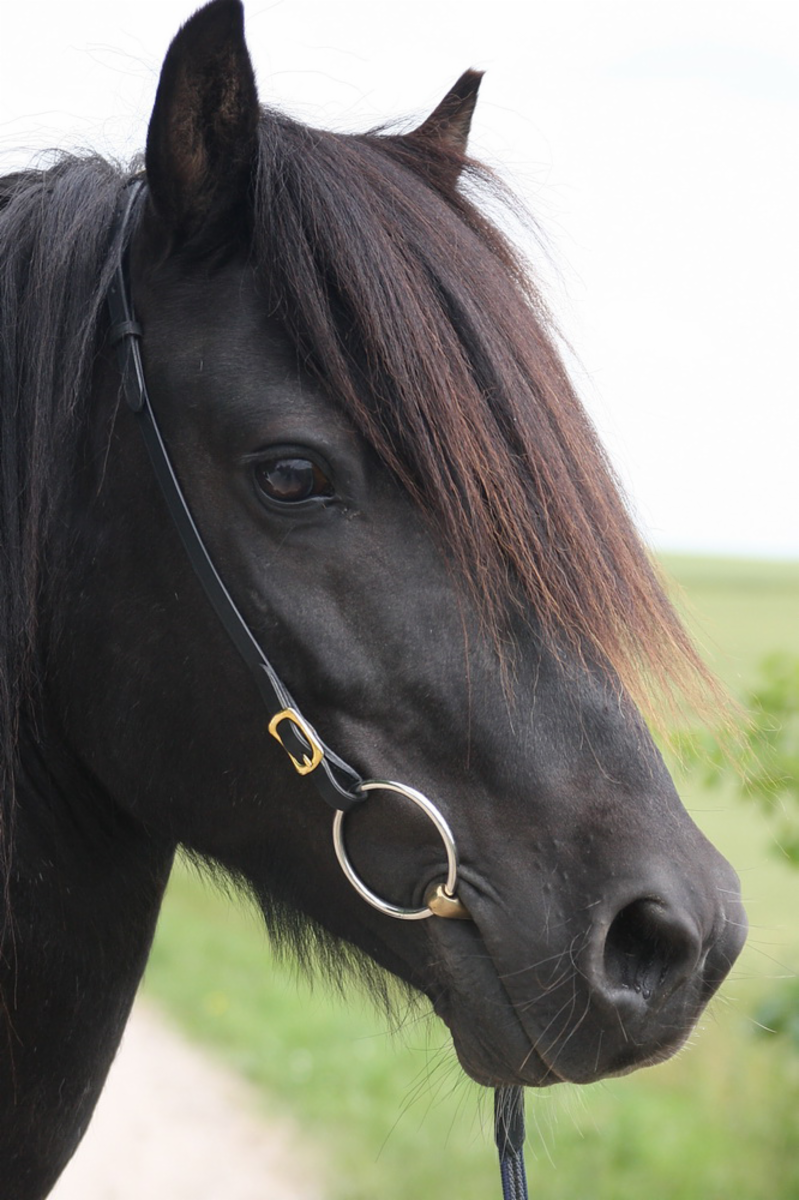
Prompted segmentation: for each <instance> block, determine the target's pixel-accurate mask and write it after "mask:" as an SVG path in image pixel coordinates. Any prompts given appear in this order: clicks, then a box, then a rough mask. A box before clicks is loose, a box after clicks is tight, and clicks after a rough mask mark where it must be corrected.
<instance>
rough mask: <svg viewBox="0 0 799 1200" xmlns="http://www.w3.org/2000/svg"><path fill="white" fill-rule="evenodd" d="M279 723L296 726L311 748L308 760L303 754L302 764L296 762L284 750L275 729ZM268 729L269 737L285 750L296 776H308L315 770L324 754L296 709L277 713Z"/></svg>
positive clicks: (289, 753)
mask: <svg viewBox="0 0 799 1200" xmlns="http://www.w3.org/2000/svg"><path fill="white" fill-rule="evenodd" d="M281 721H291V723H292V725H296V726H297V728H298V729H299V731H300V733H301V734H302V736H303V737H304V738H305V740H306V741H307V742H308V744H309V745H310V747H311V751H312V754H311V757H310V758H309V757H308V755H307V754H303V756H302V762H298V761H297V759H296V758H295V757H294V755H293V754H292V753H291V751H290V750H286V747H285V746H284V745H283V739H282V737H281V736H280V734H279V733H278V729H277V727H278V725H279V724H280V722H281ZM268 728H269V732H270V733H271V735H272V737H273V738H274V739H275V741H277V742H280V745H281V746H283V749H284V750H286V754H288V756H289V758H290V759H291V761H292V763H293V764H294V770H295V771H296V772H297V774H298V775H310V773H311V771H315V770H316V768H317V767H318V766H319V764H320V762H321V761H322V759H323V758H324V752H323V750H322V747H321V746H320V745H319V743H318V742H317V740H316V736H315V734H314V731H313V730H312V729H311V727H310V725H308V724H306V722H305V721H304V720H303V719H302V717H301V716H300V714H299V713H298V712H297V710H296V709H294V708H284V709H283V711H282V712H279V713H277V714H276V715H275V716H274V717H272V720H271V721H270V722H269V726H268Z"/></svg>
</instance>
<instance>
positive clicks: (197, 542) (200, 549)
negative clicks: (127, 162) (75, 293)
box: [107, 177, 365, 812]
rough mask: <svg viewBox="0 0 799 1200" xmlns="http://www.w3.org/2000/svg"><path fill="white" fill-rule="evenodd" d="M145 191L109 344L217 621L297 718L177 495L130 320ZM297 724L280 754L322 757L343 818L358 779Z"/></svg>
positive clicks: (324, 777)
mask: <svg viewBox="0 0 799 1200" xmlns="http://www.w3.org/2000/svg"><path fill="white" fill-rule="evenodd" d="M144 188H145V183H144V181H143V179H141V178H140V177H137V178H135V179H133V180H131V181H130V182H129V184H128V185H127V187H126V188H125V191H124V192H123V194H122V198H121V200H120V205H119V209H118V212H117V218H116V225H115V228H114V234H113V239H112V241H113V246H112V252H113V253H115V254H116V255H117V264H118V265H117V269H116V271H115V273H114V277H113V280H112V282H111V286H110V287H109V290H108V296H107V306H108V314H109V318H110V330H109V340H110V342H111V344H112V345H115V346H116V351H117V358H118V361H119V368H120V372H121V375H122V388H123V393H124V396H125V400H126V402H127V405H128V408H129V409H130V410H131V412H133V413H134V414H135V415H136V417H137V419H138V421H139V424H140V428H141V431H142V435H143V437H144V441H145V444H146V446H147V451H148V453H149V456H150V461H151V463H152V466H153V470H154V471H155V475H156V478H157V479H158V482H159V484H160V487H161V491H162V493H163V496H164V499H165V501H166V504H167V508H168V509H169V513H170V516H171V517H172V520H173V522H174V524H175V526H176V528H177V530H178V533H179V535H180V538H181V541H182V542H183V546H184V548H185V550H186V553H187V554H188V557H189V561H190V562H191V565H192V567H193V568H194V571H195V573H196V575H197V578H198V579H199V581H200V583H201V584H202V586H203V589H204V591H205V594H206V596H207V597H208V600H209V601H210V603H211V605H212V607H213V609H214V611H215V613H216V615H217V616H218V617H219V620H220V621H221V622H222V624H223V625H224V627H225V630H226V631H227V634H228V636H229V637H230V639H231V641H232V642H233V644H234V646H235V647H236V649H237V650H238V652H239V654H240V655H241V657H242V659H243V660H244V662H245V663H246V665H247V667H248V668H249V669H250V672H251V674H252V676H253V678H254V680H255V683H256V685H257V687H258V690H259V692H260V694H261V696H262V698H263V701H264V704H265V706H266V708H267V711H268V713H269V716H270V718H275V717H277V716H278V715H279V714H284V713H286V711H287V710H290V711H291V712H293V713H296V714H297V715H298V716H300V714H299V709H298V708H297V705H296V704H295V703H294V701H293V700H292V697H291V694H290V692H289V691H288V689H287V688H286V687H285V686H284V684H283V683H282V682H281V680H280V679H279V677H278V675H277V674H276V672H275V670H274V668H273V667H272V665H271V663H270V662H269V660H268V659H267V657H266V655H265V654H264V652H263V650H262V649H261V647H260V646H259V644H258V642H257V641H256V640H255V638H254V636H253V634H252V631H251V630H250V627H249V626H248V625H247V623H246V621H245V620H244V618H243V617H242V615H241V613H240V612H239V610H238V608H237V607H236V604H235V602H234V600H233V598H232V596H231V595H230V593H229V592H228V590H227V588H226V587H225V584H224V583H223V581H222V579H221V577H220V575H219V573H218V572H217V570H216V567H215V566H214V564H213V561H212V559H211V557H210V555H209V553H208V550H207V549H206V546H205V543H204V541H203V539H202V535H201V534H200V531H199V529H198V528H197V526H196V524H195V522H194V518H193V517H192V515H191V510H190V509H189V506H188V503H187V502H186V498H185V496H184V495H183V490H182V488H181V486H180V482H179V480H178V478H177V475H176V474H175V470H174V468H173V466H172V461H171V459H170V457H169V452H168V450H167V448H166V445H165V443H164V440H163V438H162V437H161V431H160V429H159V428H158V423H157V421H156V419H155V414H154V413H153V409H152V405H151V404H150V397H149V395H148V392H147V385H146V382H145V378H144V367H143V364H142V359H141V352H140V350H139V339H140V338H141V336H142V327H141V325H140V324H139V323H138V321H137V320H136V318H135V316H134V313H133V306H132V301H131V298H130V289H129V283H128V278H127V243H128V241H129V238H130V228H131V224H132V219H133V214H134V211H135V209H136V206H137V202H138V200H139V197H140V195H141V194H142V192H143V191H144ZM300 720H301V722H302V726H303V727H304V728H305V729H306V730H307V731H308V736H307V737H306V735H305V733H304V732H303V729H302V728H300V726H299V725H298V724H297V723H295V722H294V721H293V720H291V719H286V720H281V722H280V727H279V733H276V734H275V736H276V737H277V740H278V741H279V742H280V743H281V745H282V746H283V748H284V750H286V752H287V753H288V754H289V755H290V756H291V757H292V759H293V760H296V761H295V766H297V765H298V764H301V763H302V762H303V761H304V760H305V761H310V760H311V759H312V758H313V757H314V751H315V750H316V751H317V752H319V751H320V752H321V758H319V761H318V765H316V766H315V768H313V769H312V770H309V771H307V773H308V774H309V777H310V778H311V779H312V780H313V782H314V783H315V784H316V787H317V789H318V791H319V793H320V795H321V796H322V799H323V800H325V802H326V803H327V804H329V805H330V806H331V808H334V809H336V810H339V811H341V812H348V811H349V810H350V809H351V808H354V807H355V806H356V805H358V804H362V803H363V801H364V799H365V795H364V794H363V793H359V792H358V786H359V784H360V783H361V782H362V779H361V776H360V775H359V774H358V772H357V771H355V770H353V768H352V767H351V766H349V764H348V763H346V762H344V760H343V759H341V758H339V756H338V755H337V754H335V753H334V752H333V751H332V750H331V749H330V748H329V747H328V746H326V745H325V744H324V742H323V741H322V740H321V739H320V738H319V737H318V735H317V734H316V731H315V730H314V729H313V726H311V725H310V723H309V722H308V721H306V720H305V718H304V717H301V716H300ZM309 737H313V739H314V741H315V746H314V745H311V744H310V743H309ZM317 757H318V754H317ZM298 769H299V767H298ZM301 773H303V774H304V773H306V770H305V769H303V770H302V771H301Z"/></svg>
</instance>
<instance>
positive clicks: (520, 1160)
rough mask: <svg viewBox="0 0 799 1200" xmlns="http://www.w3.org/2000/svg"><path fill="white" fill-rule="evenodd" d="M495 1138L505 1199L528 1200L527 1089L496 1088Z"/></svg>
mask: <svg viewBox="0 0 799 1200" xmlns="http://www.w3.org/2000/svg"><path fill="white" fill-rule="evenodd" d="M494 1139H495V1141H496V1143H497V1150H498V1152H499V1171H500V1175H501V1176H502V1196H503V1200H528V1196H527V1176H526V1174H525V1170H524V1089H523V1088H520V1087H498V1088H496V1089H495V1091H494Z"/></svg>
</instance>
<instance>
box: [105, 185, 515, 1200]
mask: <svg viewBox="0 0 799 1200" xmlns="http://www.w3.org/2000/svg"><path fill="white" fill-rule="evenodd" d="M144 187H145V184H144V180H143V179H142V178H140V177H139V178H136V179H133V180H131V181H130V185H129V186H128V187H127V188H126V189H125V193H123V199H122V200H121V201H120V207H119V211H118V213H117V225H116V228H115V231H114V235H115V240H117V239H118V242H117V247H118V255H119V258H118V266H117V270H116V272H115V274H114V278H113V281H112V283H111V286H110V288H109V291H108V297H107V306H108V315H109V321H110V326H111V328H110V331H109V340H110V342H111V345H113V346H115V347H116V350H117V354H118V358H119V367H120V372H121V375H122V387H123V392H124V395H125V399H126V401H127V404H128V407H129V409H130V410H131V412H132V413H133V414H134V415H135V417H136V418H137V419H138V422H139V425H140V428H141V431H142V436H143V437H144V441H145V444H146V446H147V451H148V453H149V456H150V461H151V463H152V466H153V470H154V472H155V475H156V478H157V479H158V482H159V484H160V487H161V491H162V493H163V495H164V499H165V500H166V504H167V507H168V509H169V513H170V516H171V517H172V520H173V522H174V524H175V526H176V528H177V531H178V533H179V534H180V538H181V541H182V542H183V546H184V548H185V550H186V553H187V555H188V557H189V561H190V562H191V565H192V566H193V568H194V570H195V572H196V574H197V577H198V578H199V580H200V582H201V584H202V586H203V589H204V590H205V594H206V596H207V597H208V600H209V601H210V603H211V605H212V607H213V609H214V611H215V612H216V615H217V616H218V617H219V620H220V621H221V623H222V625H223V626H224V628H225V630H226V631H227V633H228V636H229V637H230V639H231V641H232V642H233V644H234V646H235V647H236V649H237V650H238V652H239V654H240V655H241V657H242V659H243V660H244V662H245V663H246V665H247V666H248V667H249V669H250V671H251V672H252V675H253V677H254V679H255V682H256V684H257V686H258V690H259V692H260V693H261V697H262V699H263V701H264V703H265V705H266V708H267V710H268V712H269V714H270V715H271V717H272V720H271V722H270V725H269V731H270V733H272V735H273V736H274V737H276V738H277V740H278V741H279V742H280V744H281V745H282V746H283V749H284V750H285V751H286V752H287V753H288V755H289V757H290V758H291V760H292V762H293V764H294V767H295V769H296V770H297V771H298V772H299V774H301V775H305V774H310V775H311V778H312V781H313V782H314V783H315V784H316V786H317V788H318V790H319V792H320V794H321V796H322V798H323V799H324V800H325V801H326V802H327V803H328V804H329V805H330V806H331V808H333V809H337V810H340V811H342V812H347V811H349V809H351V808H353V807H354V806H356V805H358V804H361V803H363V800H364V798H365V794H366V793H365V792H359V785H360V784H361V782H362V780H361V777H360V775H358V773H357V772H356V771H354V770H353V768H352V767H351V766H350V765H349V764H348V763H346V762H344V760H343V759H341V758H339V757H338V755H337V754H335V753H334V752H333V751H332V750H331V749H330V747H329V746H326V745H325V743H324V742H323V741H322V740H321V738H320V737H319V735H318V734H317V733H316V730H315V729H313V727H312V726H311V725H310V724H309V723H308V722H307V721H306V720H305V718H304V717H303V716H302V714H301V713H300V711H299V709H298V708H297V706H296V705H295V703H294V701H293V700H292V698H291V695H290V694H289V692H288V689H287V688H286V687H285V685H284V684H283V683H282V681H281V680H280V679H279V677H278V675H277V674H276V672H275V670H274V668H273V667H272V665H271V663H270V662H269V660H268V659H267V657H266V655H265V654H264V652H263V650H262V649H261V647H260V646H259V645H258V643H257V641H256V640H255V638H254V637H253V635H252V632H251V630H250V628H249V626H248V625H247V622H246V621H245V620H244V618H243V617H242V615H241V613H240V612H239V610H238V608H237V607H236V604H235V602H234V601H233V598H232V596H231V595H230V593H229V592H228V590H227V588H226V587H225V584H224V582H223V580H222V579H221V577H220V576H219V574H218V572H217V570H216V567H215V566H214V564H213V562H212V561H211V558H210V555H209V554H208V551H207V550H206V547H205V543H204V542H203V539H202V536H201V534H200V531H199V530H198V528H197V526H196V524H195V522H194V518H193V517H192V515H191V512H190V510H189V506H188V504H187V503H186V499H185V497H184V495H183V490H182V488H181V486H180V483H179V482H178V478H177V476H176V474H175V471H174V468H173V467H172V463H171V460H170V458H169V453H168V451H167V449H166V446H165V445H164V441H163V438H162V437H161V431H160V430H159V428H158V423H157V421H156V419H155V414H154V413H153V410H152V407H151V405H150V398H149V396H148V394H147V385H146V382H145V379H144V367H143V364H142V359H141V353H140V351H139V345H138V343H139V339H140V338H141V336H142V329H141V326H140V325H139V323H138V321H137V320H136V316H135V313H134V311H133V305H132V302H131V298H130V291H129V286H128V279H127V269H126V265H127V264H126V251H127V242H128V239H129V233H130V225H131V223H132V216H133V211H134V208H135V206H136V201H137V199H138V197H139V195H140V194H141V193H142V192H143V190H144ZM317 767H321V770H317ZM494 1136H495V1139H496V1143H497V1149H498V1151H499V1167H500V1172H501V1175H502V1195H503V1200H528V1198H527V1183H526V1181H525V1174H524V1159H523V1157H522V1147H523V1143H524V1094H523V1091H522V1089H521V1088H520V1087H501V1088H497V1089H496V1091H495V1093H494Z"/></svg>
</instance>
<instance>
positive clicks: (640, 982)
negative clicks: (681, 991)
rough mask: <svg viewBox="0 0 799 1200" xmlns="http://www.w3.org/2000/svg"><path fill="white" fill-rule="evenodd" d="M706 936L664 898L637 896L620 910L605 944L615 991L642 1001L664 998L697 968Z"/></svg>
mask: <svg viewBox="0 0 799 1200" xmlns="http://www.w3.org/2000/svg"><path fill="white" fill-rule="evenodd" d="M701 949H702V946H701V939H700V937H699V934H698V932H697V930H696V929H695V928H693V926H692V924H691V923H690V922H689V921H688V920H687V919H686V918H685V917H683V916H682V915H681V914H680V913H678V912H676V911H675V910H674V909H673V908H671V907H669V906H668V905H667V904H665V903H664V902H663V901H661V900H653V899H644V900H634V901H633V902H632V903H631V904H627V905H626V906H625V907H624V908H622V909H620V911H619V912H618V913H617V914H616V916H615V917H614V919H613V921H612V922H611V925H610V928H609V929H608V932H607V936H606V938H605V947H604V968H605V979H606V981H607V983H608V985H609V986H610V988H611V989H617V988H621V989H625V990H627V991H632V992H637V993H638V994H639V995H640V996H641V997H642V999H644V1000H646V1001H649V1000H651V999H652V998H653V997H655V998H657V997H658V995H660V997H661V998H662V997H665V996H666V995H668V994H669V993H671V992H672V991H673V990H674V988H675V987H677V986H678V985H679V984H680V983H681V982H682V981H683V980H684V979H685V978H686V976H687V975H689V974H690V972H691V971H692V970H693V969H694V967H695V965H696V963H697V961H698V958H699V955H700V953H701Z"/></svg>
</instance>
